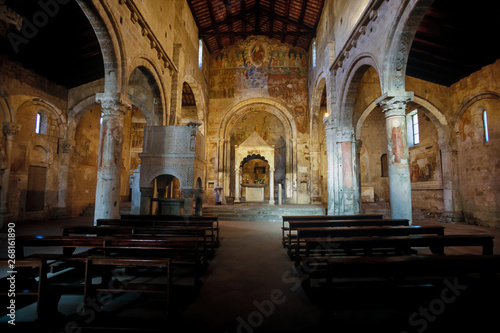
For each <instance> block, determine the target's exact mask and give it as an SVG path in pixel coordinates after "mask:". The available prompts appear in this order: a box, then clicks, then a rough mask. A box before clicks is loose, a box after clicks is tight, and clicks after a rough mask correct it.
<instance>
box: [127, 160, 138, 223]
mask: <svg viewBox="0 0 500 333" xmlns="http://www.w3.org/2000/svg"><path fill="white" fill-rule="evenodd" d="M140 177H141V165H139V167H138V168H137V169H135V170H133V171H132V175H130V178H129V182H130V186H131V187H132V206H131V208H130V214H139V213H140V212H141V189H140Z"/></svg>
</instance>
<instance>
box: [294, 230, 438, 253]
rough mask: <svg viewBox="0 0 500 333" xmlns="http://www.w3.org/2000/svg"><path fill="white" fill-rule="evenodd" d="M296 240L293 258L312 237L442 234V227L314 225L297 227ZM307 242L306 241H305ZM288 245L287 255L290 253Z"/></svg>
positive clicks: (326, 238) (321, 238)
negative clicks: (304, 242)
mask: <svg viewBox="0 0 500 333" xmlns="http://www.w3.org/2000/svg"><path fill="white" fill-rule="evenodd" d="M296 230H297V241H296V243H295V255H294V256H295V258H300V250H301V248H303V246H302V244H303V243H302V241H303V240H304V239H306V238H307V239H308V240H309V242H312V240H313V239H314V238H318V239H320V240H322V241H325V240H326V241H327V242H328V239H329V238H340V237H374V236H377V237H390V236H409V235H425V234H431V235H444V227H443V226H440V225H432V226H418V225H411V226H369V227H316V228H297V229H296ZM290 243H291V240H290ZM306 243H307V242H306ZM291 248H292V247H291V246H290V247H289V255H290V256H291V257H293V255H292V253H291Z"/></svg>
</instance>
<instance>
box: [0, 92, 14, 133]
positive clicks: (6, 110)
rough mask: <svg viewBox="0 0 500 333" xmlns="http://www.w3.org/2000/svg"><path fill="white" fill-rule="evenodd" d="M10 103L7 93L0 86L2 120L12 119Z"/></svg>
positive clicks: (7, 121) (9, 120) (10, 120)
mask: <svg viewBox="0 0 500 333" xmlns="http://www.w3.org/2000/svg"><path fill="white" fill-rule="evenodd" d="M12 110H13V108H12V104H11V103H10V98H9V95H8V94H7V93H6V92H5V91H4V90H3V89H2V87H0V111H2V114H3V121H4V124H5V123H10V122H13V121H14V114H13V112H12Z"/></svg>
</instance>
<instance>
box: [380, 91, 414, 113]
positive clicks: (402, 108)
mask: <svg viewBox="0 0 500 333" xmlns="http://www.w3.org/2000/svg"><path fill="white" fill-rule="evenodd" d="M411 101H413V92H411V91H405V92H403V93H401V94H397V95H393V94H387V93H386V94H384V95H383V96H382V97H380V98H379V99H377V100H376V103H377V105H378V106H379V107H381V108H382V112H384V114H385V117H386V118H388V117H393V116H404V115H405V114H406V104H408V102H411Z"/></svg>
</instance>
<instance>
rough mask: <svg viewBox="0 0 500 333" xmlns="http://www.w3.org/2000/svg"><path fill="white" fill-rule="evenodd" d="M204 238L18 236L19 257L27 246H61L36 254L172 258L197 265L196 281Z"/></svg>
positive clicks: (176, 263)
mask: <svg viewBox="0 0 500 333" xmlns="http://www.w3.org/2000/svg"><path fill="white" fill-rule="evenodd" d="M204 242H205V240H204V238H202V237H193V236H189V237H187V236H184V237H148V236H137V237H135V236H43V237H42V236H18V238H17V244H18V246H19V250H18V253H19V256H22V255H23V253H24V250H25V248H26V247H60V248H62V253H45V254H37V255H34V257H43V258H44V259H47V260H59V261H67V260H78V261H85V260H86V259H87V257H88V256H89V255H99V254H102V255H104V256H110V257H111V256H118V257H120V256H121V257H123V256H133V257H137V258H140V259H148V258H150V259H165V258H171V259H172V265H173V266H174V267H175V266H179V267H185V266H189V267H193V268H194V284H195V286H199V278H200V276H201V274H202V272H203V270H204V265H203V262H204V260H205V259H204V257H203V249H204ZM76 248H89V249H90V250H89V252H82V253H81V254H79V253H76V254H75V253H73V252H74V250H75V249H76Z"/></svg>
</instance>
